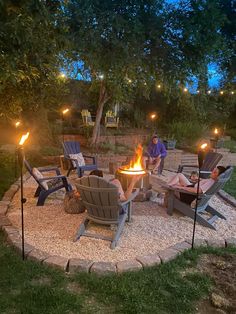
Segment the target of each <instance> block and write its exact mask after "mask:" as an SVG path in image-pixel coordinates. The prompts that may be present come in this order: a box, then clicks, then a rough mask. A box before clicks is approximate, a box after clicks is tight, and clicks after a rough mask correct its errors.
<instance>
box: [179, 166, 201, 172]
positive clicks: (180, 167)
mask: <svg viewBox="0 0 236 314" xmlns="http://www.w3.org/2000/svg"><path fill="white" fill-rule="evenodd" d="M184 168H198V165H179V168H178V172H182V171H183V169H184Z"/></svg>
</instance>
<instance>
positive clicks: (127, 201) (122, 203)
mask: <svg viewBox="0 0 236 314" xmlns="http://www.w3.org/2000/svg"><path fill="white" fill-rule="evenodd" d="M139 190H140V189H139V188H135V189H134V192H132V194H131V195H130V197H129V198H128V199H127V200H126V201H124V202H121V203H120V205H121V206H124V205H126V204H128V203H129V202H131V201H133V200H134V199H135V197H136V196H137V195H138V193H139Z"/></svg>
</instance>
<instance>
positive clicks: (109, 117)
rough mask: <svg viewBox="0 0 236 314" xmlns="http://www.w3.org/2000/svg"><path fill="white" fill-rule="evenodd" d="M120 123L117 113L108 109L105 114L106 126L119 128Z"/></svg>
mask: <svg viewBox="0 0 236 314" xmlns="http://www.w3.org/2000/svg"><path fill="white" fill-rule="evenodd" d="M118 125H119V117H116V115H115V113H113V112H112V111H111V110H108V111H107V112H106V116H105V127H106V128H117V129H118Z"/></svg>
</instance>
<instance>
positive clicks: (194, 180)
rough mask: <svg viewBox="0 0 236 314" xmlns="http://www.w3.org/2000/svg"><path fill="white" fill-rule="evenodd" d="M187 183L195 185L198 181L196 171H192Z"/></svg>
mask: <svg viewBox="0 0 236 314" xmlns="http://www.w3.org/2000/svg"><path fill="white" fill-rule="evenodd" d="M189 181H190V182H191V183H196V182H197V181H198V172H197V171H192V172H191V174H190V177H189Z"/></svg>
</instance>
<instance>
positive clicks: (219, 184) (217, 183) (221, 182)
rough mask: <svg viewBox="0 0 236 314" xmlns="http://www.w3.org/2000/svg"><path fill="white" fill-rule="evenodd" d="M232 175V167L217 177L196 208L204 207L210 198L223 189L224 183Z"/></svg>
mask: <svg viewBox="0 0 236 314" xmlns="http://www.w3.org/2000/svg"><path fill="white" fill-rule="evenodd" d="M232 173H233V167H229V168H228V169H227V170H226V171H225V172H223V173H221V174H220V175H219V177H218V178H217V180H216V181H215V183H214V184H213V185H212V186H211V187H210V189H209V190H207V191H206V193H205V196H204V197H202V198H201V200H200V201H199V203H198V208H199V207H206V205H207V204H208V202H209V200H210V199H211V197H212V196H213V195H215V194H216V193H217V192H218V191H219V190H221V189H222V188H223V187H224V185H225V183H226V182H227V181H228V180H229V179H230V177H231V175H232Z"/></svg>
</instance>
